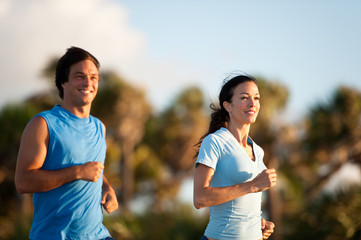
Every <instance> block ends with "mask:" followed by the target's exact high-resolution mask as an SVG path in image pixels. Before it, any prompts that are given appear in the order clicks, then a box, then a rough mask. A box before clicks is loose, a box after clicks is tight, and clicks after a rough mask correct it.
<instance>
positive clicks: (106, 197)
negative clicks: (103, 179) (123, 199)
mask: <svg viewBox="0 0 361 240" xmlns="http://www.w3.org/2000/svg"><path fill="white" fill-rule="evenodd" d="M102 195H103V196H102V201H101V204H102V205H103V207H104V209H105V211H107V213H111V212H114V211H115V210H117V209H118V200H117V196H116V194H115V192H114V190H113V189H109V188H107V189H104V188H103V193H102Z"/></svg>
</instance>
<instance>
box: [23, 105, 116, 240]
mask: <svg viewBox="0 0 361 240" xmlns="http://www.w3.org/2000/svg"><path fill="white" fill-rule="evenodd" d="M37 116H41V117H42V118H44V119H45V120H46V123H47V126H48V130H49V146H48V152H47V155H46V159H45V161H44V164H43V166H42V169H45V170H57V169H62V168H66V167H70V166H74V165H81V164H84V163H86V162H90V161H101V162H102V163H103V164H104V160H105V154H106V142H105V135H104V129H103V126H102V123H101V122H100V120H98V119H97V118H95V117H93V116H89V118H78V117H76V116H75V115H73V114H72V113H70V112H68V111H67V110H65V109H63V108H62V107H60V106H59V105H57V106H55V107H54V108H53V109H51V110H49V111H45V112H42V113H40V114H38V115H37ZM102 184H103V177H102V176H101V177H100V178H99V180H98V181H97V182H88V181H83V180H76V181H73V182H70V183H67V184H65V185H62V186H60V187H58V188H55V189H53V190H50V191H47V192H41V193H34V194H33V203H34V218H33V223H32V227H31V231H30V239H34V240H42V239H46V240H49V239H51V240H65V239H67V240H68V239H69V240H99V239H102V238H105V237H107V236H109V232H108V230H107V229H106V228H105V227H104V225H103V224H102V221H103V213H102V206H101V203H100V202H101V197H102Z"/></svg>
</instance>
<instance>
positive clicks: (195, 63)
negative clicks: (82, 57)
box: [0, 0, 361, 120]
mask: <svg viewBox="0 0 361 240" xmlns="http://www.w3.org/2000/svg"><path fill="white" fill-rule="evenodd" d="M360 11H361V2H360V1H334V0H330V1H325V0H324V1H297V2H296V1H281V0H278V1H236V0H229V1H215V0H208V1H205V0H200V1H189V0H185V1H159V0H156V1H139V0H138V1H137V0H135V1H121V0H117V1H116V0H78V1H71V0H63V1H56V0H47V1H44V0H31V1H11V0H2V1H1V2H0V32H2V34H1V37H0V63H1V64H0V68H1V71H0V79H1V80H0V81H1V83H2V86H5V87H2V88H1V89H0V106H2V105H3V104H5V103H8V102H16V101H20V100H21V99H23V98H25V97H26V96H29V95H31V94H34V93H36V92H38V91H42V90H45V89H47V87H48V86H47V84H46V82H45V81H43V80H42V79H41V76H40V73H41V70H42V69H43V67H44V64H45V63H46V62H47V61H48V59H49V58H50V57H52V56H54V55H55V56H58V55H61V54H63V53H64V51H65V49H66V48H68V47H69V46H71V45H75V46H79V47H83V48H85V49H87V50H89V51H90V52H92V53H93V54H94V55H95V56H97V57H98V59H99V60H100V62H101V64H102V69H112V70H115V71H116V72H117V73H119V74H120V75H122V76H124V77H125V78H126V79H128V80H129V81H130V82H132V83H134V84H136V85H139V86H140V87H142V88H144V89H145V90H146V91H147V95H148V97H149V100H150V101H151V103H152V104H153V105H154V107H155V109H160V110H161V109H162V108H164V107H165V106H167V105H168V104H169V102H170V101H172V99H173V98H174V97H175V95H177V94H178V93H179V92H180V91H181V90H182V89H183V88H185V87H187V86H190V85H196V86H199V87H200V88H202V89H203V91H204V93H205V95H206V97H208V96H209V97H211V99H213V100H214V101H216V95H217V93H218V91H219V89H220V87H221V83H222V80H223V79H224V78H225V77H226V76H227V75H228V74H229V73H231V72H234V71H244V72H247V73H249V74H252V75H256V76H261V77H264V78H266V79H268V80H272V81H277V82H280V83H281V84H284V85H285V86H287V87H288V89H289V91H290V99H289V103H288V108H287V111H286V113H287V114H286V115H285V116H286V118H289V119H291V120H298V119H299V118H300V117H301V116H302V115H303V114H305V113H306V112H307V110H308V109H309V108H310V107H311V106H313V105H314V104H316V103H319V102H323V101H326V100H327V99H328V98H329V97H330V96H331V94H332V93H333V91H334V90H335V89H336V87H337V86H339V85H340V84H344V85H347V86H350V87H353V88H356V89H359V90H361V79H360V77H359V76H360V74H359V73H358V71H359V69H360V64H361V47H360V43H361V14H359V13H360ZM9 79H11V81H9Z"/></svg>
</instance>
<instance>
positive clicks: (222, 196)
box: [193, 164, 277, 209]
mask: <svg viewBox="0 0 361 240" xmlns="http://www.w3.org/2000/svg"><path fill="white" fill-rule="evenodd" d="M213 175H214V169H212V168H210V167H207V166H206V165H204V164H197V167H196V170H195V175H194V186H193V204H194V206H195V208H197V209H200V208H204V207H209V206H214V205H218V204H221V203H225V202H228V201H231V200H233V199H236V198H238V197H241V196H243V195H245V194H248V193H255V192H261V191H265V190H267V189H269V188H270V187H273V186H274V185H275V184H276V177H277V176H276V172H275V170H274V169H266V170H264V171H263V172H261V173H260V174H259V175H258V176H257V177H256V178H254V179H253V180H252V181H249V182H245V183H240V184H236V185H233V186H228V187H210V183H211V181H212V178H213Z"/></svg>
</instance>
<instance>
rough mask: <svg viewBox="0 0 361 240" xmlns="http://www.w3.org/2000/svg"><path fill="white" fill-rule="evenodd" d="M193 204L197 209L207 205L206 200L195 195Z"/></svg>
mask: <svg viewBox="0 0 361 240" xmlns="http://www.w3.org/2000/svg"><path fill="white" fill-rule="evenodd" d="M193 205H194V207H195V208H196V209H201V208H204V207H207V206H206V204H205V203H204V201H202V200H201V199H200V198H199V197H193Z"/></svg>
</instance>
